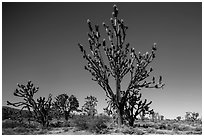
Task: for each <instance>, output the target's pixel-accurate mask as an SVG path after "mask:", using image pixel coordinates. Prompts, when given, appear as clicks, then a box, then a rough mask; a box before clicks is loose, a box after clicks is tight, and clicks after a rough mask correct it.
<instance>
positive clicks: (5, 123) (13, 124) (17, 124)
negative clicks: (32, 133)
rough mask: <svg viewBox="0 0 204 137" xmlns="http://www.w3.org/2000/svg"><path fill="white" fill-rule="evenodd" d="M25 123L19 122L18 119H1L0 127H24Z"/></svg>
mask: <svg viewBox="0 0 204 137" xmlns="http://www.w3.org/2000/svg"><path fill="white" fill-rule="evenodd" d="M25 126H26V125H25V123H21V122H19V121H14V120H9V119H7V120H4V121H2V128H15V127H25Z"/></svg>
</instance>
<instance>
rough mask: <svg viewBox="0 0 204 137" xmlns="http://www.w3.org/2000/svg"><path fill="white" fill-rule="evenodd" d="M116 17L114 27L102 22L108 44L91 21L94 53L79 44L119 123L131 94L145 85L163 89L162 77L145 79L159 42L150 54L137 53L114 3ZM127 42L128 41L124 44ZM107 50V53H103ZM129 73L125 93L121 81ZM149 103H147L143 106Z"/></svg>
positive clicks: (114, 16)
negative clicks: (110, 78)
mask: <svg viewBox="0 0 204 137" xmlns="http://www.w3.org/2000/svg"><path fill="white" fill-rule="evenodd" d="M113 8H114V10H113V13H112V15H113V17H112V18H111V19H110V21H111V27H110V26H108V25H107V24H105V23H103V26H104V28H105V31H106V33H107V36H108V41H109V46H108V43H107V40H106V39H103V40H102V41H101V35H100V32H99V25H95V29H94V28H93V26H92V24H91V21H90V20H87V23H88V27H89V30H90V32H89V33H88V41H89V47H90V51H91V54H92V55H90V54H88V53H87V52H86V50H85V49H84V46H83V45H82V44H78V45H79V47H80V50H81V52H82V53H83V58H84V59H85V60H86V61H87V64H88V65H87V66H85V69H86V70H87V71H89V72H90V73H91V74H92V76H93V77H94V78H93V79H92V80H94V81H96V82H97V83H98V84H99V85H100V86H101V87H102V88H103V89H104V91H105V93H106V96H107V97H108V98H109V99H110V100H111V104H112V105H111V106H114V108H115V109H116V112H117V115H118V126H119V127H120V126H121V125H122V124H123V118H124V115H127V114H125V113H126V112H125V106H126V105H127V104H128V103H127V102H128V101H129V97H130V98H131V95H137V94H138V92H139V91H140V90H141V89H142V88H162V87H163V86H164V84H163V83H162V77H161V76H160V78H159V82H156V80H155V77H153V78H152V80H151V81H150V82H147V81H146V79H147V78H148V77H149V76H150V73H151V72H152V71H153V69H152V68H151V67H149V64H150V63H151V62H152V61H153V59H154V58H155V51H156V50H157V48H156V43H154V45H153V47H152V51H151V53H148V52H147V53H145V54H141V53H140V52H139V53H138V54H136V51H135V49H134V48H130V44H129V43H126V41H125V40H126V35H127V34H126V32H127V29H128V27H127V26H126V25H125V24H124V21H123V19H119V18H118V8H117V7H116V5H114V6H113ZM125 43H126V44H125ZM101 51H104V52H101ZM103 53H104V54H105V56H106V57H107V60H108V65H107V64H106V63H105V62H106V61H105V59H103V56H104V54H103ZM127 74H130V81H129V85H128V87H127V89H126V90H125V91H123V92H122V90H121V82H122V80H123V78H124V76H125V75H127ZM110 76H112V77H113V78H114V80H115V87H116V88H115V89H116V91H115V92H114V91H113V89H112V88H111V86H110V83H109V77H110ZM143 106H146V105H143Z"/></svg>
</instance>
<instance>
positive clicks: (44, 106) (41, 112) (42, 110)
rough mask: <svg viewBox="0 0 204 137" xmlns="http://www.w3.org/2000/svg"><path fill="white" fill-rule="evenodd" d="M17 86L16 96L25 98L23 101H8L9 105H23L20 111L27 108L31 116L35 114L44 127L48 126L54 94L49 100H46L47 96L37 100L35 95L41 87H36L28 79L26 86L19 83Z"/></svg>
mask: <svg viewBox="0 0 204 137" xmlns="http://www.w3.org/2000/svg"><path fill="white" fill-rule="evenodd" d="M17 86H18V87H19V89H16V90H15V91H14V96H17V97H20V98H23V101H20V102H16V103H11V102H9V101H7V105H12V106H14V107H22V108H21V110H20V112H21V111H22V110H23V109H27V110H28V111H29V113H30V115H31V116H33V117H34V118H35V119H36V120H37V121H38V122H39V123H41V124H42V125H43V126H44V127H47V126H48V125H49V112H50V110H51V101H52V95H51V94H50V95H49V97H48V99H47V101H46V100H45V97H43V98H42V97H40V98H39V99H37V101H35V100H34V98H33V96H34V94H35V93H36V92H37V91H38V90H39V88H38V87H37V88H36V87H34V86H33V83H31V81H28V84H27V85H26V86H25V85H20V84H17Z"/></svg>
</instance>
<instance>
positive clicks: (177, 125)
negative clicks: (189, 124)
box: [172, 123, 179, 131]
mask: <svg viewBox="0 0 204 137" xmlns="http://www.w3.org/2000/svg"><path fill="white" fill-rule="evenodd" d="M172 128H173V130H176V131H178V130H179V124H177V123H174V124H172Z"/></svg>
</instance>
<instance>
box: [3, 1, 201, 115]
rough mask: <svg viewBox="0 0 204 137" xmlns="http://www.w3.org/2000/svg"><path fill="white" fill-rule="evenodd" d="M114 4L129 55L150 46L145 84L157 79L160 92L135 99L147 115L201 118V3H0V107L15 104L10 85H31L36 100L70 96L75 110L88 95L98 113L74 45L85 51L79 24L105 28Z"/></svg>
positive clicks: (93, 88) (96, 90)
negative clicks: (144, 104) (143, 102)
mask: <svg viewBox="0 0 204 137" xmlns="http://www.w3.org/2000/svg"><path fill="white" fill-rule="evenodd" d="M114 4H116V5H117V6H118V9H119V17H120V18H123V19H124V21H125V24H126V25H128V27H129V29H128V31H127V42H129V43H130V45H131V46H132V47H135V49H136V51H137V52H139V51H140V52H142V53H145V52H146V51H149V52H150V51H151V47H152V45H153V43H154V42H156V43H157V45H158V51H157V54H156V59H155V60H154V61H153V62H152V63H151V64H150V65H151V66H152V67H153V68H154V72H153V73H152V75H151V77H152V76H157V77H159V76H160V75H162V76H163V82H164V83H165V84H166V85H165V87H164V89H163V90H162V89H159V90H157V89H153V90H152V89H151V90H142V93H143V98H147V99H148V100H152V101H153V103H152V104H151V107H152V108H153V109H154V110H155V111H156V112H159V113H160V114H162V115H164V116H165V117H166V118H175V117H177V116H178V115H180V116H184V115H185V112H187V111H192V112H199V113H200V114H202V3H201V2H200V3H198V2H197V3H137V2H135V3H124V2H123V3H112V2H109V3H90V2H88V3H3V4H2V6H3V7H2V12H3V13H2V45H3V46H2V105H6V101H7V100H9V101H13V102H15V101H17V100H19V99H18V98H17V97H14V95H13V92H14V90H15V89H16V88H17V85H16V84H17V83H20V84H26V83H27V81H28V80H32V81H33V83H34V85H36V86H39V88H40V89H39V91H38V93H36V98H37V97H40V96H45V97H47V96H48V94H49V93H51V94H53V96H56V95H59V94H61V93H67V94H68V95H71V94H74V95H75V96H76V97H77V98H78V99H79V102H80V106H82V105H83V104H84V98H85V97H86V96H88V95H93V96H95V97H97V99H98V101H99V102H98V106H97V109H98V111H99V112H102V111H103V108H105V107H106V102H105V98H106V96H105V92H104V91H103V90H102V88H101V87H100V86H99V85H97V83H95V82H94V81H92V80H91V78H92V77H91V75H90V74H89V72H87V71H85V70H84V65H85V64H86V61H85V60H84V59H83V58H82V54H81V52H80V50H79V48H78V46H77V43H79V42H80V43H82V44H83V45H87V47H88V41H87V38H88V37H87V32H88V26H87V24H86V21H87V19H90V20H91V21H92V23H94V24H99V25H100V26H102V22H103V21H105V22H106V23H110V22H109V19H110V17H111V13H112V10H113V8H112V6H113V5H114ZM100 29H101V31H103V32H104V29H103V27H101V28H100ZM102 37H104V38H106V36H104V35H103V36H102ZM87 49H88V48H87ZM124 83H125V82H124ZM123 87H124V86H123Z"/></svg>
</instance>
